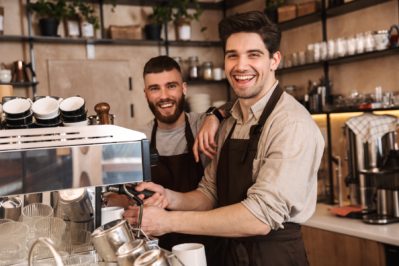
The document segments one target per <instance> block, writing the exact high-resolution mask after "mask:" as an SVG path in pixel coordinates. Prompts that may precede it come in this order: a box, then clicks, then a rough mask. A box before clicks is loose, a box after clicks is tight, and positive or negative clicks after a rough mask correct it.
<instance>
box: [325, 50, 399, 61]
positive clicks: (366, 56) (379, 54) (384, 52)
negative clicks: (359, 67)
mask: <svg viewBox="0 0 399 266" xmlns="http://www.w3.org/2000/svg"><path fill="white" fill-rule="evenodd" d="M398 52H399V47H397V48H390V49H385V50H381V51H372V52H367V53H362V54H355V55H350V56H345V57H340V58H336V59H332V60H328V61H327V62H328V63H329V64H330V65H338V64H343V63H351V62H356V61H360V60H366V59H372V58H378V57H382V56H388V55H394V54H396V53H398Z"/></svg>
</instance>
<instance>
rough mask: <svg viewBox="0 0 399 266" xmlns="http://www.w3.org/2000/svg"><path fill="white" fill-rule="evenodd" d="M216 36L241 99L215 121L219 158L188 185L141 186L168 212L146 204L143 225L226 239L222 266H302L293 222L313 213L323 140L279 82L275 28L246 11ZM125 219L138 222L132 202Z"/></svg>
mask: <svg viewBox="0 0 399 266" xmlns="http://www.w3.org/2000/svg"><path fill="white" fill-rule="evenodd" d="M219 34H220V37H221V39H222V41H223V43H224V52H225V71H226V76H227V78H228V80H229V83H230V85H231V86H232V88H233V90H234V92H235V93H236V95H237V96H238V100H237V101H236V103H235V104H234V106H233V108H232V110H231V117H229V118H228V119H226V120H225V122H224V123H223V124H222V126H221V130H220V132H219V137H218V143H219V144H221V145H219V146H218V150H217V156H215V158H214V159H213V160H212V162H211V164H210V165H208V167H207V168H206V169H205V175H204V177H203V179H202V180H201V182H200V184H199V186H198V188H197V189H195V190H193V191H191V192H187V193H179V192H175V191H172V190H170V189H165V188H163V187H161V186H159V185H156V184H153V183H142V184H140V185H139V186H138V187H137V189H138V190H142V189H144V188H147V189H150V190H153V191H156V192H157V195H158V196H159V195H161V196H162V197H164V200H165V204H164V206H163V207H166V208H168V209H169V210H175V211H165V210H164V209H162V208H159V207H157V206H148V207H146V208H145V209H144V216H143V223H142V228H143V229H144V231H146V232H147V233H149V234H151V235H162V234H165V233H168V232H180V233H190V234H204V235H213V236H222V237H226V238H225V240H224V243H223V252H222V253H221V254H220V257H221V258H222V260H223V263H221V265H228V266H234V265H248V266H267V265H273V266H275V265H282V266H285V265H287V266H288V265H308V262H307V258H306V253H305V249H304V245H303V241H302V236H301V231H300V224H301V223H303V222H305V221H306V220H307V219H309V218H310V217H311V215H312V214H313V212H314V211H315V206H316V200H317V170H318V168H319V165H320V160H321V157H322V153H323V148H324V140H323V138H322V135H321V133H320V130H319V128H318V127H317V125H316V124H315V123H314V121H313V120H312V118H311V116H310V114H309V113H308V112H307V111H306V109H305V108H304V107H303V106H302V105H301V104H299V103H298V102H297V101H296V100H295V99H294V98H293V97H291V96H290V95H289V94H287V93H285V92H283V90H282V89H281V88H280V87H279V86H278V81H277V80H276V77H275V71H276V69H277V67H278V65H279V63H280V60H281V54H280V52H279V44H280V38H281V33H280V31H279V29H278V28H277V26H276V25H275V24H273V23H271V22H270V20H269V19H268V18H267V17H265V15H264V14H263V13H261V12H257V11H253V12H248V13H243V14H237V15H234V16H231V17H227V18H225V19H223V20H222V21H221V22H220V24H219ZM155 200H156V199H153V198H149V199H147V200H146V203H147V204H148V205H151V204H152V203H153V202H154V201H155ZM158 200H159V199H158ZM125 217H126V218H127V219H128V220H129V221H130V222H134V221H136V219H137V209H135V208H131V209H130V210H129V211H128V212H127V213H125Z"/></svg>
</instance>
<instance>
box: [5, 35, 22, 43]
mask: <svg viewBox="0 0 399 266" xmlns="http://www.w3.org/2000/svg"><path fill="white" fill-rule="evenodd" d="M0 41H1V42H27V41H29V37H28V36H21V35H0Z"/></svg>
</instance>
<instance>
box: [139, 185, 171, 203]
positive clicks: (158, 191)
mask: <svg viewBox="0 0 399 266" xmlns="http://www.w3.org/2000/svg"><path fill="white" fill-rule="evenodd" d="M135 189H136V190H137V191H143V190H144V189H148V190H151V191H153V192H154V194H153V195H152V196H151V197H149V198H147V199H144V195H143V194H140V195H139V197H140V198H141V199H142V200H144V205H145V206H157V207H160V208H166V207H167V206H168V204H169V202H168V199H167V197H166V190H165V188H164V187H163V186H161V185H157V184H155V183H153V182H143V183H140V184H138V185H137V186H136V187H135Z"/></svg>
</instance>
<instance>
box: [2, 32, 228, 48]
mask: <svg viewBox="0 0 399 266" xmlns="http://www.w3.org/2000/svg"><path fill="white" fill-rule="evenodd" d="M0 41H10V42H28V41H32V42H35V43H59V44H98V45H133V46H145V45H146V46H159V45H165V43H166V42H165V41H164V40H159V41H156V40H119V39H118V40H114V39H87V38H68V37H49V36H33V37H31V38H29V37H28V36H17V35H15V36H14V35H4V36H0ZM168 44H169V45H170V46H176V47H192V46H197V47H212V46H216V47H217V46H220V47H221V46H222V42H220V41H169V42H168Z"/></svg>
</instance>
